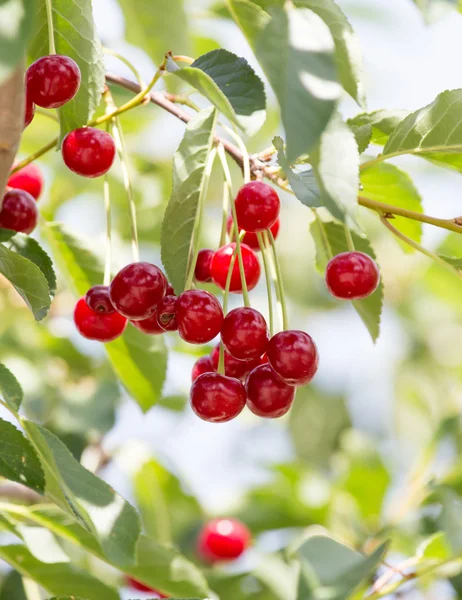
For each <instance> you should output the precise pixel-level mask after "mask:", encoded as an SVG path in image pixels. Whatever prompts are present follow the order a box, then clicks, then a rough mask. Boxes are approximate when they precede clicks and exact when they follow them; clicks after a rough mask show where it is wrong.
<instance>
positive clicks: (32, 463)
mask: <svg viewBox="0 0 462 600" xmlns="http://www.w3.org/2000/svg"><path fill="white" fill-rule="evenodd" d="M0 475H2V477H6V479H10V480H11V481H17V482H18V483H22V484H23V485H26V486H27V487H29V488H30V489H31V490H34V491H36V492H39V493H42V492H43V491H44V489H45V476H44V474H43V469H42V467H41V464H40V460H39V458H38V456H37V454H36V453H35V451H34V448H33V447H32V446H31V444H30V443H29V441H28V440H27V439H26V438H25V437H24V436H23V434H22V433H21V432H20V431H19V430H18V429H16V427H15V426H14V425H12V424H11V423H8V421H4V420H3V419H0Z"/></svg>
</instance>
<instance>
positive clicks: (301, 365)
mask: <svg viewBox="0 0 462 600" xmlns="http://www.w3.org/2000/svg"><path fill="white" fill-rule="evenodd" d="M266 353H267V355H268V362H269V364H270V365H271V366H272V367H273V369H274V370H275V371H276V373H277V374H278V375H279V377H280V378H281V379H282V380H283V381H285V382H286V383H289V384H291V385H305V384H306V383H309V382H310V381H311V380H312V379H313V377H314V376H315V374H316V371H317V370H318V361H319V357H318V350H317V348H316V344H315V343H314V342H313V340H312V338H311V336H309V335H308V334H307V333H305V332H304V331H298V330H290V331H281V333H277V334H276V335H274V336H273V337H272V338H271V339H270V341H269V344H268V348H267V351H266Z"/></svg>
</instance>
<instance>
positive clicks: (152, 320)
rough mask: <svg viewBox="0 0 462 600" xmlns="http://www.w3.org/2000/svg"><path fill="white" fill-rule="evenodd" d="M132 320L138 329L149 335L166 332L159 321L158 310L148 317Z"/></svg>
mask: <svg viewBox="0 0 462 600" xmlns="http://www.w3.org/2000/svg"><path fill="white" fill-rule="evenodd" d="M130 322H131V324H132V325H134V326H135V327H136V328H137V329H139V330H140V331H142V332H143V333H147V334H148V335H161V334H162V333H165V329H162V327H161V326H160V325H159V321H158V320H157V310H155V311H154V312H153V314H152V315H151V316H150V317H148V318H147V319H142V320H141V321H130Z"/></svg>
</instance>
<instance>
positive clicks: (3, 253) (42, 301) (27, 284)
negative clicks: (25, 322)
mask: <svg viewBox="0 0 462 600" xmlns="http://www.w3.org/2000/svg"><path fill="white" fill-rule="evenodd" d="M0 273H1V274H2V275H3V276H4V277H6V279H8V281H10V282H11V283H12V284H13V286H14V288H15V289H16V291H17V292H18V294H19V295H20V296H21V297H22V298H23V299H24V301H25V303H26V304H27V306H28V307H29V308H30V309H31V311H32V312H33V313H34V317H35V318H36V320H37V321H40V319H43V318H44V317H45V315H46V314H47V312H48V309H49V308H50V304H51V300H50V290H49V288H48V282H47V280H46V278H45V276H44V275H43V273H42V271H41V270H40V269H39V268H38V267H37V265H35V264H34V263H33V262H31V261H30V260H28V259H27V258H23V257H22V256H20V255H19V254H16V252H12V251H11V250H8V249H7V248H5V246H2V245H0Z"/></svg>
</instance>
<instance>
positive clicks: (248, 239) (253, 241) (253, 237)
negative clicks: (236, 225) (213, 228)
mask: <svg viewBox="0 0 462 600" xmlns="http://www.w3.org/2000/svg"><path fill="white" fill-rule="evenodd" d="M280 225H281V221H280V220H279V218H278V219H276V221H275V222H274V224H273V225H271V227H270V230H271V233H272V234H273V237H274V239H276V238H277V237H278V234H279V227H280ZM232 229H233V215H229V217H228V220H227V222H226V231H227V232H228V235H231V230H232ZM241 231H242V229H241V230H240V231H239V233H240V232H241ZM235 238H236V236H235V234H234V233H233V240H234V239H235ZM242 242H243V243H244V244H247V246H249V248H252V250H260V244H259V243H258V238H257V234H256V233H254V232H252V231H246V232H245V235H244V237H243V238H242Z"/></svg>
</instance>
